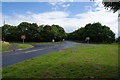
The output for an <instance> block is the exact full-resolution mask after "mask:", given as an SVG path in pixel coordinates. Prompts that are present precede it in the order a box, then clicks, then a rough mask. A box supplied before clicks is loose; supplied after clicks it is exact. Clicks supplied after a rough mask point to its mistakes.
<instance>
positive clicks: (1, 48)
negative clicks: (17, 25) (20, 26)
mask: <svg viewBox="0 0 120 80" xmlns="http://www.w3.org/2000/svg"><path fill="white" fill-rule="evenodd" d="M10 46H11V45H0V51H10V50H11V49H9V47H10Z"/></svg>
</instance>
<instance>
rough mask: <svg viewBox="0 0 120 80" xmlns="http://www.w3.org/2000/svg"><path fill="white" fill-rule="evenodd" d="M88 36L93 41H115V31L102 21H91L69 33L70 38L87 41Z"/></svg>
mask: <svg viewBox="0 0 120 80" xmlns="http://www.w3.org/2000/svg"><path fill="white" fill-rule="evenodd" d="M86 37H89V38H90V42H91V43H112V42H114V41H115V33H114V32H112V30H110V28H109V27H108V26H106V25H104V26H103V25H101V23H99V22H97V23H93V24H91V23H89V24H87V25H86V26H85V27H81V28H79V29H78V30H75V31H74V32H72V33H69V34H68V39H70V40H78V41H81V42H85V40H86Z"/></svg>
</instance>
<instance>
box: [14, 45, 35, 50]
mask: <svg viewBox="0 0 120 80" xmlns="http://www.w3.org/2000/svg"><path fill="white" fill-rule="evenodd" d="M16 45H17V48H20V49H27V48H32V47H33V46H32V45H29V44H16Z"/></svg>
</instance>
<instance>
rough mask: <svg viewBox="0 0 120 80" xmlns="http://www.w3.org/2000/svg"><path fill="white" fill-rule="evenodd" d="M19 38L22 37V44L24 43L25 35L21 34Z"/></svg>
mask: <svg viewBox="0 0 120 80" xmlns="http://www.w3.org/2000/svg"><path fill="white" fill-rule="evenodd" d="M21 39H23V44H24V39H26V36H25V35H22V36H21Z"/></svg>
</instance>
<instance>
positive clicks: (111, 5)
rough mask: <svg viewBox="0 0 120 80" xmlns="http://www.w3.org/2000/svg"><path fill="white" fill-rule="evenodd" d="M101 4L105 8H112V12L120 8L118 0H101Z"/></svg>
mask: <svg viewBox="0 0 120 80" xmlns="http://www.w3.org/2000/svg"><path fill="white" fill-rule="evenodd" d="M103 5H104V7H105V8H106V9H108V8H110V9H111V10H113V12H116V11H118V10H120V1H119V2H113V1H111V2H106V0H103Z"/></svg>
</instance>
